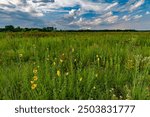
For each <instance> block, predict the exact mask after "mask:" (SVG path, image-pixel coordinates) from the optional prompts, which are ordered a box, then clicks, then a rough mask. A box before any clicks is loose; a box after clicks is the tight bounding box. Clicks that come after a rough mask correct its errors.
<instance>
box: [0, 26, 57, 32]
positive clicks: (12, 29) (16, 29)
mask: <svg viewBox="0 0 150 117" xmlns="http://www.w3.org/2000/svg"><path fill="white" fill-rule="evenodd" d="M56 30H57V28H55V27H44V28H21V27H20V26H18V27H14V26H13V25H7V26H5V27H4V28H0V32H28V31H42V32H51V31H56Z"/></svg>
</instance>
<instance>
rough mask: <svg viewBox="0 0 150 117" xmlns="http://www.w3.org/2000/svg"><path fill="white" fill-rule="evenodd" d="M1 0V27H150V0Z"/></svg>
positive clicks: (143, 28) (149, 28) (144, 28)
mask: <svg viewBox="0 0 150 117" xmlns="http://www.w3.org/2000/svg"><path fill="white" fill-rule="evenodd" d="M52 1H53V0H0V27H4V26H5V25H14V26H21V27H47V26H55V27H57V28H58V29H96V30H97V29H142V30H150V0H54V2H52Z"/></svg>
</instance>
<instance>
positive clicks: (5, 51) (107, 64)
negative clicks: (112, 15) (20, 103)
mask: <svg viewBox="0 0 150 117" xmlns="http://www.w3.org/2000/svg"><path fill="white" fill-rule="evenodd" d="M0 99H1V100H108V99H109V100H115V99H116V100H126V99H129V100H141V99H142V100H149V99H150V32H109V33H108V32H49V33H44V32H18V33H17V32H16V33H13V32H7V33H4V32H3V33H0Z"/></svg>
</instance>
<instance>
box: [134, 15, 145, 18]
mask: <svg viewBox="0 0 150 117" xmlns="http://www.w3.org/2000/svg"><path fill="white" fill-rule="evenodd" d="M142 17H143V16H142V15H135V16H134V18H133V19H139V18H142Z"/></svg>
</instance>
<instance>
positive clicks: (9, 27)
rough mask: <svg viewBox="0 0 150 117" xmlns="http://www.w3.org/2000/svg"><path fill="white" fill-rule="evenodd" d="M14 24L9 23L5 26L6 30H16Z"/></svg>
mask: <svg viewBox="0 0 150 117" xmlns="http://www.w3.org/2000/svg"><path fill="white" fill-rule="evenodd" d="M14 29H15V28H14V26H13V25H8V26H5V31H14Z"/></svg>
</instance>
